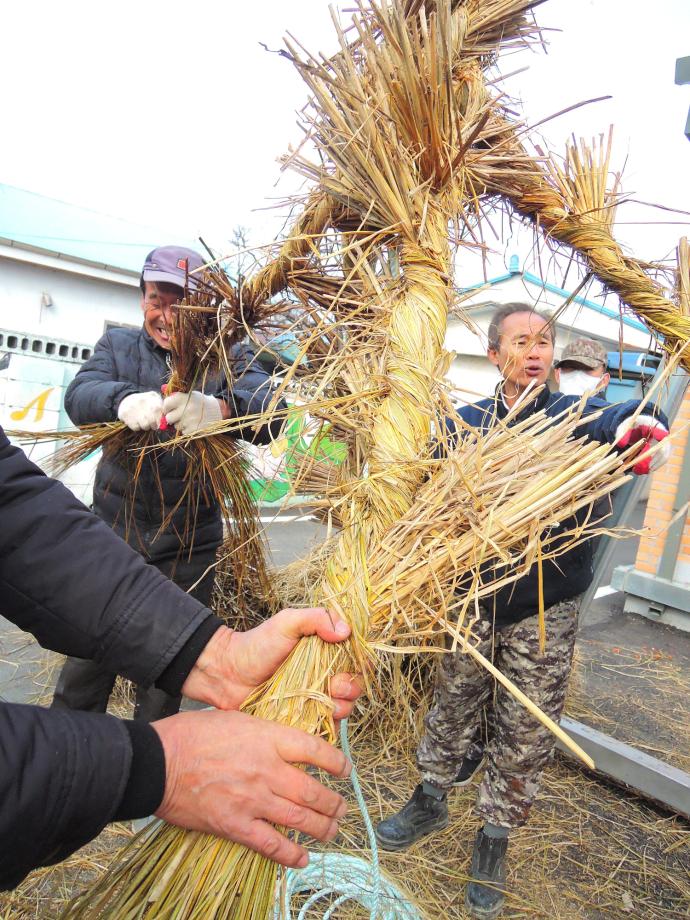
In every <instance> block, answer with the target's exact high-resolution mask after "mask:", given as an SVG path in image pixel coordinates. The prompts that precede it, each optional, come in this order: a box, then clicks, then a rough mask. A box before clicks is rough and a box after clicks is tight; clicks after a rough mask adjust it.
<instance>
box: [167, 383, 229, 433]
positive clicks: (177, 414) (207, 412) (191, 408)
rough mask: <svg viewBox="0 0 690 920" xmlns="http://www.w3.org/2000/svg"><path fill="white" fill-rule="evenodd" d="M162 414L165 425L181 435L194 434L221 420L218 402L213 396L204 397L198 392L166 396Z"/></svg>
mask: <svg viewBox="0 0 690 920" xmlns="http://www.w3.org/2000/svg"><path fill="white" fill-rule="evenodd" d="M163 413H164V415H165V419H166V421H167V423H168V424H169V425H174V426H175V428H177V430H178V432H179V433H180V434H182V435H191V434H196V432H197V431H201V430H202V429H204V428H208V427H209V426H210V425H214V424H215V423H216V422H220V421H221V419H222V418H223V413H222V410H221V407H220V402H219V401H218V400H217V399H216V398H215V396H206V394H205V393H200V392H199V390H192V392H191V393H171V394H170V395H169V396H166V397H165V399H164V400H163Z"/></svg>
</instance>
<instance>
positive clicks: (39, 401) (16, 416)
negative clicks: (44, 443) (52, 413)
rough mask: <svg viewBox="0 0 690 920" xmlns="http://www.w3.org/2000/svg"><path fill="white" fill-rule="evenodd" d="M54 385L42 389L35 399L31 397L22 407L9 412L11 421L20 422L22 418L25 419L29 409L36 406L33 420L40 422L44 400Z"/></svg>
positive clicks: (44, 404) (46, 399)
mask: <svg viewBox="0 0 690 920" xmlns="http://www.w3.org/2000/svg"><path fill="white" fill-rule="evenodd" d="M54 389H55V387H48V389H47V390H44V391H43V392H42V393H39V394H38V396H37V397H36V398H35V399H32V400H31V402H29V403H27V404H26V405H25V406H24V408H23V409H15V411H14V412H12V413H11V414H10V418H11V419H12V421H13V422H21V420H22V419H25V418H26V417H27V415H28V414H29V412H30V411H31V409H33V407H34V406H35V407H36V417H35V418H34V421H35V422H40V421H41V419H42V418H43V413H44V412H45V411H46V402H47V401H48V396H49V395H50V393H52V392H53V390H54Z"/></svg>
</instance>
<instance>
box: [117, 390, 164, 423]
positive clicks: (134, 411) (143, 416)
mask: <svg viewBox="0 0 690 920" xmlns="http://www.w3.org/2000/svg"><path fill="white" fill-rule="evenodd" d="M162 416H163V397H162V396H161V394H160V393H155V392H153V391H152V390H151V391H149V392H147V393H131V394H130V395H129V396H125V398H124V399H123V400H122V402H121V403H120V405H119V406H118V409H117V417H118V418H119V419H120V421H121V422H124V423H125V425H126V426H127V427H128V428H130V429H131V430H132V431H154V430H155V429H156V428H158V425H159V424H160V420H161V418H162Z"/></svg>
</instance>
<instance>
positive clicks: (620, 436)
mask: <svg viewBox="0 0 690 920" xmlns="http://www.w3.org/2000/svg"><path fill="white" fill-rule="evenodd" d="M667 438H668V428H667V427H666V426H665V425H662V423H661V422H660V421H659V420H658V419H656V418H654V417H653V416H652V415H639V416H638V417H637V418H636V419H633V418H632V417H631V418H627V419H625V421H623V422H621V423H620V425H619V426H618V428H616V447H620V448H625V447H630V445H631V444H636V443H637V442H638V441H644V443H645V444H648V445H650V446H651V445H652V444H654V443H655V442H661V446H660V447H658V448H657V449H656V450H655V451H654V453H653V454H652V453H650V452H649V451H647V450H642V451H640V453H639V454H638V457H639V459H638V461H637V463H636V464H635V465H634V466H633V468H632V471H633V473H636V474H637V475H638V476H644V475H645V474H646V473H653V472H654V470H658V469H659V467H662V466H663V465H664V463H666V461H667V460H668V458H669V457H670V456H671V444H670V442H669V441H668V440H667Z"/></svg>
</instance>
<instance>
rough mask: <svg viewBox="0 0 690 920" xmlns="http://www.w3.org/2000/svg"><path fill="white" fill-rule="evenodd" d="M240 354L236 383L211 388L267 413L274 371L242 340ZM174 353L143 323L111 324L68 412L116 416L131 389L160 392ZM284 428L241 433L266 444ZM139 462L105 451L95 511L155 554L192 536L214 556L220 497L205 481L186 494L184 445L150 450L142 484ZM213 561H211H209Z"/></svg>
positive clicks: (93, 418) (80, 376)
mask: <svg viewBox="0 0 690 920" xmlns="http://www.w3.org/2000/svg"><path fill="white" fill-rule="evenodd" d="M233 357H234V362H233V370H234V374H235V382H234V386H233V387H232V389H231V390H230V389H229V388H228V387H227V386H226V385H225V383H224V382H223V381H219V380H218V379H216V380H211V381H209V382H208V383H207V384H206V386H205V388H204V392H206V393H208V394H210V395H213V396H216V397H218V398H220V399H224V400H225V401H226V402H227V403H228V404H229V405H230V406H231V408H232V410H233V414H234V415H235V416H237V417H241V416H244V415H254V414H256V413H260V412H261V411H262V410H263V409H264V408H265V407H266V406H267V405H268V402H269V400H270V398H271V388H270V378H269V377H268V375H267V374H266V372H265V371H264V370H263V369H262V368H261V367H260V365H258V364H257V362H256V361H255V360H253V355H252V353H251V351H250V350H249V349H248V348H246V347H244V346H238V347H237V348H236V349H235V351H234V354H233ZM168 358H169V353H168V352H167V351H165V349H163V348H161V347H160V346H159V345H157V344H156V342H154V340H153V339H152V338H151V336H150V335H149V334H148V332H147V331H146V330H145V329H144V328H142V329H111V330H109V331H108V332H106V334H105V335H104V336H103V337H102V338H101V339H100V340H99V341H98V343H97V344H96V347H95V349H94V353H93V355H92V356H91V358H89V360H88V361H86V363H85V364H83V365H82V366H81V368H80V369H79V371H78V373H77V375H76V377H75V378H74V380H73V381H72V382H71V384H70V385H69V387H68V388H67V391H66V393H65V409H66V411H67V414H68V415H69V417H70V418H71V420H72V421H73V422H74V424H75V425H88V424H92V423H95V422H112V421H117V417H118V416H117V410H118V408H119V405H120V403H121V402H122V400H123V399H124V398H125V397H126V396H130V395H131V394H132V393H143V392H147V391H154V392H156V393H160V392H161V387H162V385H163V384H165V382H166V381H167V380H168V378H169V377H170V368H169V367H168V364H167V360H168ZM278 429H279V423H276V425H275V426H273V427H271V426H264V427H263V428H262V429H261V430H259V432H258V433H255V432H253V431H252V430H251V428H250V427H249V426H248V428H247V430H245V431H240V432H239V433H238V435H237V436H238V437H241V438H244V439H245V440H249V441H254V442H256V443H259V444H265V443H268V442H269V441H270V440H271V439H272V438H273V437H275V436H276V435H277V434H278ZM173 436H174V434H173V432H156V433H153V434H152V437H154V438H157V439H158V440H168V439H170V438H171V437H173ZM137 462H138V461H137V458H136V457H135V455H134V454H132V455H130V454H128V453H123V452H120V453H116V454H114V455H113V453H112V452H111V453H107V452H104V455H103V457H102V458H101V460H100V462H99V464H98V467H97V469H96V478H95V483H94V492H93V508H94V511H95V512H96V514H97V515H98V516H99V517H101V518H103V520H104V521H107V523H108V524H110V525H111V526H112V527H114V529H115V531H116V532H117V533H118V534H119V535H120V536H122V537H123V538H124V539H126V540H127V542H128V543H129V544H130V546H132V547H134V548H135V549H136V550H138V551H139V552H141V553H142V554H143V555H144V556H145V557H146V558H147V559H149V560H151V561H155V562H158V561H161V560H167V559H171V558H175V557H176V556H177V555H178V553H179V551H180V548H181V545H183V546H184V547H185V549H189V548H190V544H191V541H192V540H193V547H194V550H195V552H196V553H198V554H199V555H200V556H201V557H207V556H208V554H209V552H211V553H212V552H213V551H214V550H215V549H216V548H217V547H218V546H219V545H220V543H221V542H222V539H223V534H222V525H221V517H220V511H219V508H218V505H217V504H216V502H215V500H214V499H213V498H212V497H211V496H210V495H209V494H208V492H207V491H206V490H205V489H204V488H203V487H201V486H199V485H197V487H196V488H195V492H194V495H193V498H192V500H191V502H190V501H188V500H187V499H185V500H184V501H183V502H181V501H180V500H181V498H182V496H183V495H184V492H185V488H186V485H185V481H184V479H185V472H186V470H187V460H186V457H185V454H184V451H183V450H181V449H175V450H165V451H155V452H152V453H150V454H148V455H146V456H145V459H144V463H143V465H142V467H141V469H140V471H139V472H138V476H137V477H136V488H135V487H134V482H135V475H134V467H135V465H136V463H137ZM173 509H175V510H174V513H173V514H172V518H171V519H170V521H169V522H168V524H167V525H166V528H165V530H164V531H163V532H162V533H160V532H159V531H160V529H161V524H162V522H163V521H164V520H166V518H168V516H169V515H170V512H171V511H172V510H173ZM190 509H192V511H191V513H190ZM192 519H193V522H194V523H193V534H191V533H190V527H189V526H187V528H186V522H187V521H188V520H192ZM185 529H186V532H185ZM206 564H207V562H206V561H204V563H203V568H205V567H206ZM200 574H201V573H200Z"/></svg>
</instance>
